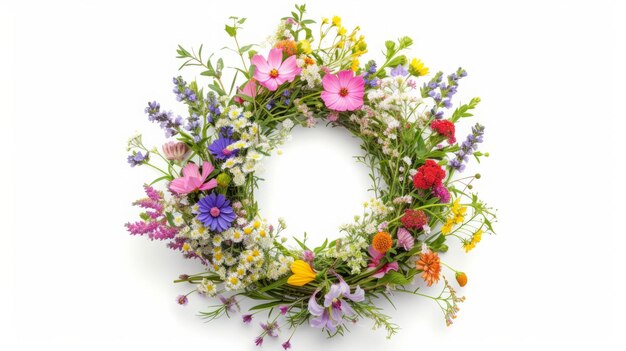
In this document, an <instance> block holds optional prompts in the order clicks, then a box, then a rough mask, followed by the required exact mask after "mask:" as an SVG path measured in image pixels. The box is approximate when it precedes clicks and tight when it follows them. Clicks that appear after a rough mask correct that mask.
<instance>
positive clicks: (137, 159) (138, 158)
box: [128, 151, 150, 167]
mask: <svg viewBox="0 0 626 351" xmlns="http://www.w3.org/2000/svg"><path fill="white" fill-rule="evenodd" d="M149 156H150V153H149V152H146V154H145V155H143V154H142V153H141V151H137V152H136V153H135V152H133V154H132V155H129V156H128V163H130V166H131V167H135V166H139V165H141V164H142V163H143V162H144V161H147V160H148V159H149Z"/></svg>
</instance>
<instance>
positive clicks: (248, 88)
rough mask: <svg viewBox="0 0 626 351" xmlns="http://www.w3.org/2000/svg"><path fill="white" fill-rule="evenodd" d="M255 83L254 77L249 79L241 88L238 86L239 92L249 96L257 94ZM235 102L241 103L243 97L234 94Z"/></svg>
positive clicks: (253, 96) (252, 96)
mask: <svg viewBox="0 0 626 351" xmlns="http://www.w3.org/2000/svg"><path fill="white" fill-rule="evenodd" d="M256 88H257V84H256V79H254V78H252V79H250V80H249V81H248V82H247V83H246V84H244V85H243V86H242V87H241V88H239V94H241V95H246V96H249V97H251V98H255V97H256V94H257V89H256ZM235 102H236V103H238V104H243V99H242V98H241V97H239V96H235Z"/></svg>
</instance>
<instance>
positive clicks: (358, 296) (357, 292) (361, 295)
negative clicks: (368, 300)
mask: <svg viewBox="0 0 626 351" xmlns="http://www.w3.org/2000/svg"><path fill="white" fill-rule="evenodd" d="M396 266H397V263H396ZM397 269H398V268H397V267H396V270H397ZM344 296H345V297H347V298H348V299H350V300H352V301H354V302H361V301H363V300H365V291H363V289H361V287H360V286H358V285H357V287H356V288H355V289H354V294H345V295H344Z"/></svg>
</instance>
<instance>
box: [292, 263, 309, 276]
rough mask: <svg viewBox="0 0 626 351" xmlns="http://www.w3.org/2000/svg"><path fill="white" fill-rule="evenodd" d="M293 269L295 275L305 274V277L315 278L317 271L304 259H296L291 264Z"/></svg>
mask: <svg viewBox="0 0 626 351" xmlns="http://www.w3.org/2000/svg"><path fill="white" fill-rule="evenodd" d="M291 271H292V272H293V274H295V275H299V276H303V277H309V278H315V272H314V271H313V269H312V268H311V266H309V264H308V263H306V262H304V261H302V260H295V261H294V262H293V263H292V264H291Z"/></svg>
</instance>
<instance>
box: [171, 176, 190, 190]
mask: <svg viewBox="0 0 626 351" xmlns="http://www.w3.org/2000/svg"><path fill="white" fill-rule="evenodd" d="M170 190H172V191H173V192H175V193H177V194H187V193H189V192H190V191H191V190H189V188H188V179H187V178H184V177H181V178H176V179H174V180H172V182H171V183H170ZM192 190H193V189H192Z"/></svg>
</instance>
